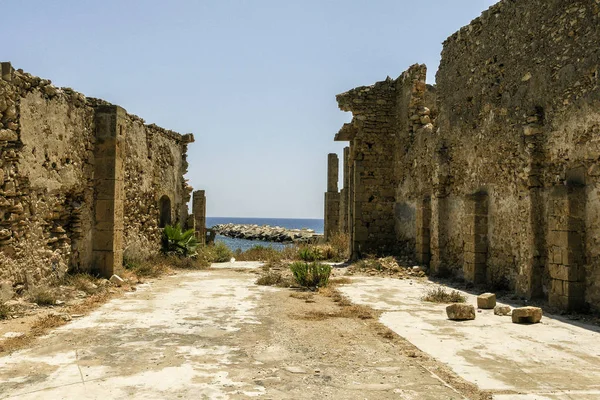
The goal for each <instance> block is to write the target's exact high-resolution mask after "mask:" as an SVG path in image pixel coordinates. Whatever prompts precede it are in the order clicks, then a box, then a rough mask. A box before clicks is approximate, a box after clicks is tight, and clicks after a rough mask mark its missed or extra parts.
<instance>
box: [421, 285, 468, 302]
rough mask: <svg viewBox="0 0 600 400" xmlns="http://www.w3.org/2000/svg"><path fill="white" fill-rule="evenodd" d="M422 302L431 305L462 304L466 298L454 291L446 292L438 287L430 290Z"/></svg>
mask: <svg viewBox="0 0 600 400" xmlns="http://www.w3.org/2000/svg"><path fill="white" fill-rule="evenodd" d="M422 300H423V301H428V302H431V303H464V302H466V301H467V298H466V297H465V296H464V295H462V294H461V293H460V292H457V291H456V290H452V291H451V292H447V291H446V289H444V288H442V287H438V288H436V289H430V290H429V291H428V292H427V293H426V294H425V296H423V298H422Z"/></svg>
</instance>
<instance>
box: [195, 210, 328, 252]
mask: <svg viewBox="0 0 600 400" xmlns="http://www.w3.org/2000/svg"><path fill="white" fill-rule="evenodd" d="M221 224H244V225H260V226H262V225H269V226H279V227H281V228H286V229H302V228H306V229H312V230H314V231H315V232H316V233H321V234H322V233H323V230H324V222H323V220H322V219H297V218H237V217H206V227H207V228H212V227H213V226H215V225H221ZM215 241H217V242H223V243H225V244H226V245H227V247H229V248H230V249H231V250H233V251H235V250H237V249H240V250H242V251H245V250H248V249H249V248H251V247H253V246H256V245H261V246H265V247H273V248H276V249H282V248H284V247H285V246H289V245H288V244H283V243H273V242H263V241H261V240H245V239H234V238H229V237H226V236H221V235H217V237H216V238H215Z"/></svg>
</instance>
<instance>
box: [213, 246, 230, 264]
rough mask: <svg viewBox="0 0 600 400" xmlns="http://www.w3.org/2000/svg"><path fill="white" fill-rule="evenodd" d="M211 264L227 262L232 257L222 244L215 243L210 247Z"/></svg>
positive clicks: (227, 248)
mask: <svg viewBox="0 0 600 400" xmlns="http://www.w3.org/2000/svg"><path fill="white" fill-rule="evenodd" d="M211 250H212V262H217V263H222V262H228V261H229V260H231V257H232V256H233V253H232V251H231V250H230V249H229V247H227V245H226V244H225V243H223V242H217V243H215V244H214V246H212V249H211Z"/></svg>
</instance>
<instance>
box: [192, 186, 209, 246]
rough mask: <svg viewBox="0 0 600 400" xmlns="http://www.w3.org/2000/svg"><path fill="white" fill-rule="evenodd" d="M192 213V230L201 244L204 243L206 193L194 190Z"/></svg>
mask: <svg viewBox="0 0 600 400" xmlns="http://www.w3.org/2000/svg"><path fill="white" fill-rule="evenodd" d="M192 201H193V202H192V214H194V231H195V232H196V238H197V239H198V242H199V243H200V244H202V245H204V244H206V193H205V191H204V190H196V191H195V192H194V194H193V200H192Z"/></svg>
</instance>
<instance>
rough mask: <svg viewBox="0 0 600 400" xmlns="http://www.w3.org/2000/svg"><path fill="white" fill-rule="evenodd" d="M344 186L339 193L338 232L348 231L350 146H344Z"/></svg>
mask: <svg viewBox="0 0 600 400" xmlns="http://www.w3.org/2000/svg"><path fill="white" fill-rule="evenodd" d="M343 161H344V181H343V182H344V187H343V189H342V190H341V193H340V232H343V233H348V208H349V203H350V202H349V197H350V196H349V191H350V148H349V147H345V148H344V160H343Z"/></svg>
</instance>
